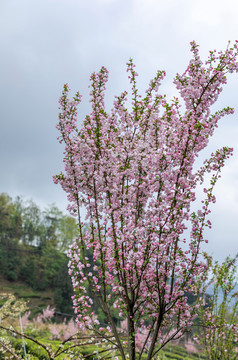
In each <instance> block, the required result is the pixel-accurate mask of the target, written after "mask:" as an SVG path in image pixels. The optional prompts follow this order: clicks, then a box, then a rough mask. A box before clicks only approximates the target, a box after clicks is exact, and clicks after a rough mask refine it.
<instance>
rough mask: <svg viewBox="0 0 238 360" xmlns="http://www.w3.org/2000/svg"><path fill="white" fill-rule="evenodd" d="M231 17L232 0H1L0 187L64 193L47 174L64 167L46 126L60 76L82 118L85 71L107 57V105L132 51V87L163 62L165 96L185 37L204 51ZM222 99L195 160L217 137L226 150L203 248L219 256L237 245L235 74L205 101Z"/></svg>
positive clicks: (182, 60) (53, 114) (230, 27)
mask: <svg viewBox="0 0 238 360" xmlns="http://www.w3.org/2000/svg"><path fill="white" fill-rule="evenodd" d="M237 16H238V1H237V0H226V2H225V1H224V0H222V1H221V0H199V1H191V0H0V49H1V56H0V79H1V80H0V103H1V122H0V136H1V141H0V161H1V176H0V192H7V193H8V194H10V195H11V196H12V197H15V196H17V195H22V196H23V197H24V198H25V199H27V198H32V199H34V200H35V201H36V202H37V203H38V204H39V205H40V206H42V207H44V206H46V205H47V204H49V203H53V202H54V203H55V204H56V205H57V206H58V207H59V208H60V209H62V210H65V208H66V206H67V201H66V195H65V193H64V192H63V190H61V188H60V186H57V185H54V184H53V182H52V175H54V174H57V173H59V172H60V171H61V169H63V167H62V151H63V148H62V146H60V145H59V144H58V142H57V140H56V136H57V131H56V129H55V124H56V122H57V117H58V98H59V96H60V94H61V91H62V87H63V84H64V83H66V82H67V83H69V85H70V88H71V89H72V95H73V93H74V92H75V91H77V90H79V91H80V93H81V94H82V95H83V102H82V105H81V108H80V111H79V114H80V116H81V118H83V117H84V116H85V114H86V113H89V112H90V107H89V103H88V92H89V89H88V84H89V81H88V80H89V77H90V74H91V73H92V72H93V71H97V70H99V69H100V67H101V66H102V65H104V66H106V67H107V68H108V70H109V73H110V74H109V76H110V78H109V83H108V90H107V105H108V110H110V108H111V105H112V99H113V97H114V96H115V95H117V94H120V92H121V91H122V90H125V89H127V88H128V81H127V80H128V79H127V74H126V71H125V70H126V62H127V61H128V59H129V58H130V57H132V58H133V59H134V62H135V64H136V66H137V71H138V73H139V80H138V81H139V88H140V90H141V91H142V92H143V90H144V89H145V88H146V87H147V84H148V82H149V80H150V79H151V78H152V77H153V76H154V75H155V73H156V70H158V69H161V70H165V71H166V73H167V77H166V80H165V81H164V83H163V87H162V90H163V92H165V93H167V94H168V97H169V98H170V97H172V96H173V95H175V90H174V87H173V83H172V82H173V78H174V76H175V75H176V73H177V72H178V73H182V72H183V71H184V70H185V68H186V67H187V65H188V61H189V60H190V51H189V49H190V48H189V42H190V41H192V40H195V41H196V42H197V43H198V44H199V45H200V52H201V55H202V58H203V59H206V56H207V54H208V51H209V50H213V49H215V48H216V49H218V50H221V49H225V48H226V46H227V43H228V40H231V41H234V40H235V39H237V38H238V21H237ZM162 90H161V91H162ZM225 106H231V107H234V108H235V110H236V112H235V115H232V116H229V117H226V118H223V119H222V121H221V122H220V126H219V128H218V129H217V130H216V132H215V134H214V136H213V138H212V139H211V142H210V144H209V147H208V148H207V150H206V151H205V152H203V153H202V154H201V155H202V156H204V158H201V160H204V159H205V156H206V155H207V156H208V155H209V154H210V153H211V152H212V151H214V150H216V148H219V147H221V146H224V145H228V146H233V147H234V149H235V150H234V156H233V158H232V159H230V160H229V162H228V163H227V165H226V168H225V169H224V171H223V176H222V179H221V180H220V183H219V184H218V185H217V187H216V192H215V193H216V196H217V203H216V204H215V205H214V206H213V207H212V216H211V220H212V222H213V229H212V230H210V231H209V232H208V233H207V237H208V239H209V244H208V245H206V247H204V250H207V251H208V252H210V253H213V254H214V255H215V257H216V258H218V259H223V258H224V257H225V256H226V255H228V254H235V252H237V251H238V246H237V243H238V225H237V224H238V74H233V75H232V76H230V77H229V81H228V84H227V85H226V87H225V88H224V91H223V93H222V94H221V96H220V98H219V101H218V103H217V105H216V107H215V108H214V109H219V108H223V107H225ZM201 160H200V161H201Z"/></svg>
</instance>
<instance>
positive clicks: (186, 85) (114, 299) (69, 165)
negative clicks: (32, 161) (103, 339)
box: [54, 42, 238, 360]
mask: <svg viewBox="0 0 238 360" xmlns="http://www.w3.org/2000/svg"><path fill="white" fill-rule="evenodd" d="M191 51H192V54H193V58H192V60H191V61H190V63H189V66H188V68H187V69H186V71H185V72H184V74H182V75H177V76H176V79H175V81H174V82H175V85H176V87H177V89H178V90H179V92H180V96H181V98H182V100H183V101H184V103H185V111H184V113H183V114H182V113H181V105H180V102H179V99H177V98H174V99H173V100H172V102H168V101H167V100H166V97H165V96H164V95H161V94H159V86H160V83H161V81H162V80H163V78H164V77H165V72H164V71H158V73H157V74H156V76H155V78H154V79H153V80H152V81H151V82H150V85H149V88H148V90H147V91H146V94H145V97H142V96H141V95H140V94H139V93H138V89H137V84H136V78H137V76H138V74H137V73H136V71H135V65H134V63H133V61H132V59H130V60H129V62H128V64H127V71H128V77H129V80H130V84H131V99H132V107H131V111H129V110H128V108H127V106H126V104H127V95H128V93H127V92H126V91H125V92H123V93H122V94H121V95H120V96H117V97H115V100H114V107H113V109H112V110H111V113H108V112H106V109H105V103H104V97H105V89H106V82H107V80H108V71H107V69H105V68H104V67H102V68H101V70H100V71H99V73H93V74H92V76H91V78H90V80H91V92H90V96H91V98H90V102H91V105H92V111H91V113H90V115H88V116H86V118H85V120H84V122H83V125H82V126H81V128H80V129H78V128H77V110H76V109H77V106H78V104H79V102H80V101H81V96H80V95H79V94H78V93H77V94H76V96H75V97H74V98H73V100H70V99H69V98H68V93H69V88H68V86H67V85H65V87H64V90H63V94H62V97H61V98H60V110H61V112H60V115H59V124H58V125H57V127H58V129H59V131H60V137H59V141H60V142H64V143H65V153H64V154H65V158H64V160H63V161H64V165H65V169H64V174H63V173H61V174H60V175H57V176H55V177H54V181H55V183H60V185H61V186H62V188H63V189H64V191H66V193H67V194H68V200H69V202H70V205H69V207H68V209H69V210H70V212H71V213H72V214H75V215H76V216H77V217H78V222H79V237H78V239H77V240H76V242H75V244H74V245H73V246H72V247H71V249H70V251H69V254H68V255H69V258H70V261H69V273H70V275H71V277H72V281H73V286H74V290H75V294H74V296H73V303H74V311H75V313H76V314H77V321H78V323H79V324H81V326H82V327H86V328H87V329H90V330H92V331H95V333H96V334H100V333H102V336H103V334H105V332H104V330H103V326H102V325H103V324H100V322H99V321H98V319H96V317H95V314H94V313H93V311H92V306H93V304H96V305H97V307H98V308H100V309H101V310H102V311H103V313H104V314H105V315H106V317H107V319H108V326H107V331H108V333H109V334H113V336H114V337H115V344H116V346H117V348H118V350H119V352H120V355H121V357H122V359H123V360H125V359H126V353H127V352H128V353H129V357H130V360H134V359H135V357H136V334H138V332H139V333H140V332H144V333H146V334H147V336H146V337H145V339H144V344H142V346H141V349H142V350H141V353H140V354H138V359H140V358H141V356H142V353H143V352H144V351H145V349H146V347H148V353H147V359H148V360H150V359H151V358H152V357H153V356H154V355H155V354H156V353H157V352H158V351H159V349H161V348H162V347H163V346H164V345H165V343H167V342H168V341H170V340H172V339H175V338H177V337H179V336H182V335H183V334H184V332H186V331H188V330H189V329H190V328H191V327H192V324H193V320H194V319H195V317H196V316H197V311H198V306H199V305H197V306H195V307H192V306H191V305H189V304H188V301H187V297H186V296H185V294H186V293H187V292H192V293H194V294H197V293H198V292H199V284H200V283H201V279H202V278H203V276H204V274H205V273H206V272H207V271H208V268H207V264H206V263H205V262H202V261H201V257H200V255H201V245H202V243H203V242H204V241H205V240H204V239H203V231H204V228H205V227H206V226H208V227H210V226H211V223H210V221H209V220H206V218H207V215H208V214H209V212H210V210H209V206H210V204H211V203H212V202H215V197H214V195H213V190H214V186H215V184H216V182H217V180H218V178H219V176H220V171H221V169H222V167H223V166H224V163H225V160H226V159H228V158H229V156H230V155H232V149H230V148H227V147H224V148H222V149H220V150H217V151H216V153H215V154H212V155H211V158H210V159H208V160H207V161H205V162H204V166H203V167H201V169H199V170H198V171H197V172H194V171H193V170H194V164H195V160H196V158H197V157H198V156H199V153H200V151H201V150H203V149H204V148H205V147H206V146H207V144H208V141H209V138H210V137H211V136H212V135H213V132H214V129H215V128H216V127H217V122H218V120H219V119H220V118H221V117H223V116H224V115H227V114H231V113H233V109H230V108H229V107H228V108H225V109H223V110H221V111H218V112H216V113H215V114H210V108H211V105H213V104H214V102H215V101H217V99H218V96H219V94H220V93H221V91H222V86H223V85H224V84H226V73H227V72H237V71H238V63H237V54H238V53H237V42H235V44H234V46H233V47H229V46H228V47H227V49H226V50H225V51H224V52H219V53H216V51H214V52H210V55H209V58H208V60H207V61H206V62H205V63H204V64H203V62H202V61H201V59H200V57H199V53H198V46H197V45H196V43H195V42H192V43H191ZM209 171H213V175H212V178H211V185H210V187H209V188H208V189H205V194H206V198H205V199H204V200H203V204H202V209H201V210H199V211H198V212H197V213H195V212H194V211H193V209H192V205H193V204H192V203H193V202H194V201H195V199H196V196H195V189H196V186H197V184H198V183H199V182H200V183H203V177H204V174H206V173H207V172H209ZM82 208H84V209H85V210H86V218H85V222H87V224H88V225H87V227H86V230H85V231H83V227H84V225H85V223H84V222H83V221H82V214H81V213H82ZM189 224H190V225H191V228H192V230H191V234H190V237H189V238H185V235H184V232H185V231H186V230H187V228H188V226H189ZM184 244H187V245H188V246H187V249H186V248H185V245H184ZM89 254H90V256H91V257H92V260H90V261H89ZM86 285H88V286H89V289H90V293H87V290H86ZM113 308H114V309H117V311H118V314H119V315H120V316H121V317H122V319H126V321H127V337H128V339H127V342H126V345H125V341H124V339H123V337H122V334H121V333H120V332H119V331H118V329H117V328H116V325H115V323H114V321H113V316H112V309H113ZM166 334H167V335H166ZM165 339H166V340H165ZM125 346H126V347H125Z"/></svg>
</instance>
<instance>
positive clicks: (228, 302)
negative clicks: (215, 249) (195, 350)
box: [197, 255, 238, 360]
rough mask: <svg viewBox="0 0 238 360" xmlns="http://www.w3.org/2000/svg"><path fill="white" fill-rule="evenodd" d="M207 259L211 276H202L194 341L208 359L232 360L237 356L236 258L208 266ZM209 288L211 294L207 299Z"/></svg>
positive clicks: (209, 260) (237, 304)
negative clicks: (199, 321) (204, 279)
mask: <svg viewBox="0 0 238 360" xmlns="http://www.w3.org/2000/svg"><path fill="white" fill-rule="evenodd" d="M207 259H208V262H209V263H210V267H211V274H208V275H209V276H207V277H206V281H205V282H204V283H203V287H202V291H201V293H200V296H199V297H200V302H201V307H200V319H201V326H200V328H199V329H200V332H199V334H198V337H197V340H198V342H199V343H200V344H201V345H202V346H203V348H204V349H205V352H206V356H207V359H208V360H216V359H223V360H235V359H237V356H238V293H237V292H235V287H236V285H237V283H236V280H237V273H236V272H237V266H236V263H237V259H238V255H237V256H236V257H235V258H233V259H232V258H230V257H228V258H226V260H225V261H224V262H223V263H222V264H221V265H219V263H218V262H215V264H212V260H211V258H210V257H207ZM209 277H210V279H209ZM208 279H209V280H208ZM209 288H210V290H211V289H212V294H211V296H209V297H208V296H207V295H206V294H207V293H208V290H209Z"/></svg>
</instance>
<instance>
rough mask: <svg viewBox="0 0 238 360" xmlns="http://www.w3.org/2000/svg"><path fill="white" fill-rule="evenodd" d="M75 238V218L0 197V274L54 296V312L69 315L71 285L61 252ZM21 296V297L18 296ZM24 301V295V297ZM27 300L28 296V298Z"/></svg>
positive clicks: (52, 206) (66, 261)
mask: <svg viewBox="0 0 238 360" xmlns="http://www.w3.org/2000/svg"><path fill="white" fill-rule="evenodd" d="M76 235H77V224H76V221H75V219H74V218H72V217H70V216H67V215H64V214H63V213H62V212H61V211H60V210H59V209H58V208H57V207H56V206H54V205H51V206H49V207H48V208H47V209H46V210H44V211H41V210H40V208H39V207H38V206H37V205H36V204H35V203H34V202H33V201H32V200H31V201H27V202H24V201H23V200H22V199H21V198H20V197H18V198H17V199H16V200H15V201H13V200H12V199H11V198H10V196H8V195H7V194H4V193H2V194H0V274H1V276H2V277H3V279H6V280H8V281H12V282H15V281H18V282H19V281H20V282H23V283H25V284H27V285H29V286H30V287H32V288H33V290H35V291H45V290H47V289H50V290H52V291H53V292H54V298H55V305H56V310H57V311H60V312H66V313H72V302H71V295H72V293H73V292H72V285H71V279H70V277H69V275H68V267H67V263H68V258H67V256H66V254H65V253H64V251H66V250H67V248H68V246H69V245H70V244H71V243H72V242H73V241H74V239H75V237H76ZM19 295H20V294H19ZM26 297H27V294H26ZM28 298H29V296H28Z"/></svg>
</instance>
